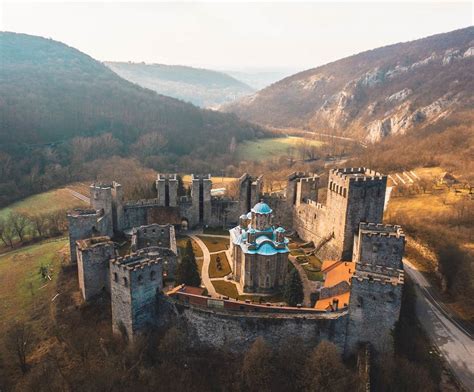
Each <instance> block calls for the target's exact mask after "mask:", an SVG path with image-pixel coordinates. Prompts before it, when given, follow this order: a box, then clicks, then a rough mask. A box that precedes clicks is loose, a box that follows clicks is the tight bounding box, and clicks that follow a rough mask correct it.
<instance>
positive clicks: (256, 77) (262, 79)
mask: <svg viewBox="0 0 474 392" xmlns="http://www.w3.org/2000/svg"><path fill="white" fill-rule="evenodd" d="M296 71H297V70H296V69H289V68H288V69H287V68H277V69H268V70H266V69H261V68H244V69H242V70H231V71H229V70H225V71H224V72H225V73H226V74H228V75H231V76H233V77H234V78H236V79H238V80H241V81H242V82H244V83H246V84H248V85H249V86H251V87H252V88H254V89H256V90H260V89H262V88H265V87H267V86H270V85H271V84H272V83H275V82H278V81H279V80H281V79H283V78H286V77H287V76H290V75H292V74H294V73H295V72H296Z"/></svg>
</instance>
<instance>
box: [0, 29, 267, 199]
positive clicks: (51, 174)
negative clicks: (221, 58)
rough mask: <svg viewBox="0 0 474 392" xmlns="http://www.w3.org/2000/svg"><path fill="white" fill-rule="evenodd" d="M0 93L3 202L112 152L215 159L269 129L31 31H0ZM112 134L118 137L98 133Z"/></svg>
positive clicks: (173, 159) (160, 161)
mask: <svg viewBox="0 0 474 392" xmlns="http://www.w3.org/2000/svg"><path fill="white" fill-rule="evenodd" d="M0 91H1V93H0V141H1V142H0V204H1V203H2V201H4V200H7V201H8V200H11V199H13V198H15V197H21V196H24V195H25V194H29V193H32V192H36V191H39V189H38V187H42V189H41V190H44V188H48V187H51V186H57V185H58V182H60V181H63V182H64V181H67V180H69V181H70V180H71V179H73V178H71V176H74V175H75V174H73V171H74V170H75V171H76V173H77V171H78V170H79V171H80V170H81V166H80V164H84V163H88V162H90V161H91V160H93V159H98V158H108V157H109V156H110V155H111V154H116V155H121V156H124V157H127V156H134V157H137V156H140V155H141V156H142V157H146V159H147V162H152V163H153V162H155V163H153V165H154V167H155V168H157V169H159V168H160V167H163V166H164V165H165V164H168V165H176V164H178V163H179V160H180V159H184V158H185V157H186V156H189V158H186V159H188V162H191V163H192V162H195V163H200V162H210V160H211V159H213V158H216V159H217V158H218V157H221V156H222V157H226V156H227V155H228V148H227V146H229V145H230V144H231V141H232V142H233V143H235V142H239V141H241V140H245V139H248V138H253V137H255V135H256V134H257V133H261V132H262V129H261V128H260V127H258V126H254V125H252V124H249V123H247V122H245V121H241V120H239V119H238V118H237V117H236V116H235V115H233V114H225V113H219V112H215V111H209V110H202V109H199V108H197V107H195V106H193V105H192V104H189V103H185V102H182V101H179V100H176V99H173V98H169V97H165V96H163V95H159V94H157V93H156V92H154V91H151V90H147V89H144V88H142V87H139V86H137V85H135V84H132V83H130V82H128V81H126V80H124V79H122V78H121V77H119V76H118V75H117V74H116V73H114V72H113V71H111V70H110V69H109V68H107V67H106V66H105V65H103V64H102V63H100V62H98V61H96V60H94V59H93V58H91V57H90V56H88V55H86V54H84V53H81V52H80V51H78V50H76V49H74V48H71V47H69V46H67V45H65V44H63V43H60V42H57V41H53V40H51V39H45V38H41V37H36V36H31V35H26V34H16V33H8V32H0ZM105 134H109V135H110V137H108V138H104V139H100V138H99V135H102V136H104V135H105ZM102 136H101V137H102ZM78 137H79V138H81V139H79V140H77V138H78ZM85 137H87V139H85ZM104 137H105V136H104ZM74 138H76V139H75V140H76V147H73V146H74V144H73V141H74ZM153 143H154V144H153ZM79 146H80V149H78V148H79ZM81 149H85V150H84V151H86V152H87V154H86V153H85V152H84V151H83V150H81ZM81 151H82V152H81ZM142 160H143V162H144V163H145V164H150V165H151V164H152V163H147V162H145V158H143V159H142ZM188 166H189V164H188ZM47 172H48V173H47ZM59 172H60V173H61V175H59V174H58V173H59ZM60 177H62V178H64V179H63V180H60ZM66 178H67V179H66ZM33 180H34V181H33Z"/></svg>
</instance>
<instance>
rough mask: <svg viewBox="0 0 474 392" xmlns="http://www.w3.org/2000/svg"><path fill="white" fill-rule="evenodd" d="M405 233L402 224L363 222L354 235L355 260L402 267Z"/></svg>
mask: <svg viewBox="0 0 474 392" xmlns="http://www.w3.org/2000/svg"><path fill="white" fill-rule="evenodd" d="M404 252H405V234H404V233H403V230H402V229H401V227H400V226H393V225H384V224H373V223H361V224H360V228H359V233H358V234H357V235H356V236H355V237H354V254H353V261H356V262H362V263H365V264H372V265H380V266H385V267H391V268H402V258H403V254H404Z"/></svg>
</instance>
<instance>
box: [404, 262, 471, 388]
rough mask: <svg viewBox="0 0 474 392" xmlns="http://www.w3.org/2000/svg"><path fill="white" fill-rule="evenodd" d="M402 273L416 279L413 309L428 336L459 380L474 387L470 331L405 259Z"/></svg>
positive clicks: (466, 386)
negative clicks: (455, 318)
mask: <svg viewBox="0 0 474 392" xmlns="http://www.w3.org/2000/svg"><path fill="white" fill-rule="evenodd" d="M403 264H404V267H405V273H406V274H407V275H409V276H410V278H412V280H413V281H414V282H415V288H416V293H417V301H416V312H417V316H418V319H419V320H420V322H421V324H422V325H423V328H424V329H425V331H426V332H427V334H428V336H429V337H430V340H431V341H432V342H433V343H434V344H435V345H436V346H437V347H438V349H439V351H440V352H441V353H442V354H443V356H444V358H445V359H446V361H447V363H448V365H449V367H450V368H451V370H452V371H453V373H454V375H455V376H456V377H457V379H458V380H459V382H460V383H461V384H462V385H463V386H464V388H465V389H466V390H468V391H474V341H473V339H472V338H471V336H470V334H469V332H468V331H467V330H465V329H464V328H463V327H462V326H461V325H460V324H459V323H458V322H456V320H454V319H453V318H452V316H451V315H450V314H449V312H448V311H446V310H445V309H444V307H443V304H441V303H440V302H438V301H437V300H436V299H435V298H434V297H433V295H431V293H430V289H431V286H430V284H429V282H428V281H427V280H426V278H425V277H424V276H423V274H422V273H421V272H420V271H418V270H417V269H416V267H415V266H414V265H413V264H411V263H410V262H409V261H407V260H403Z"/></svg>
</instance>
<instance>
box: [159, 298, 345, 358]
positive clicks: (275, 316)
mask: <svg viewBox="0 0 474 392" xmlns="http://www.w3.org/2000/svg"><path fill="white" fill-rule="evenodd" d="M158 301H159V311H158V314H159V317H161V318H160V321H161V323H162V324H164V323H170V322H174V323H176V322H178V323H180V324H181V325H183V326H184V327H185V328H186V329H187V331H188V334H189V335H190V336H191V340H192V341H196V342H199V343H201V344H203V345H205V346H210V347H216V348H222V347H224V346H225V347H226V348H228V349H229V350H231V351H234V352H239V351H243V350H246V349H248V348H249V347H250V345H251V344H252V343H253V342H254V341H255V339H257V338H258V337H260V336H261V337H263V338H264V339H265V340H266V341H267V342H268V343H269V344H270V345H272V346H277V345H280V344H282V342H283V341H285V340H287V339H289V338H290V337H300V338H301V339H303V341H304V342H305V343H306V344H307V345H308V346H309V347H314V346H316V345H317V344H318V343H319V342H320V341H321V340H329V341H331V342H333V343H334V344H335V345H336V346H337V347H338V348H339V350H340V351H341V352H343V350H344V346H345V337H346V323H347V319H348V315H347V312H340V313H320V314H314V313H305V314H279V313H271V314H258V313H244V312H231V311H224V310H218V309H210V308H200V307H196V306H193V305H186V304H184V303H181V302H178V301H175V300H173V299H171V298H169V297H166V296H164V295H160V296H159V299H158Z"/></svg>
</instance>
